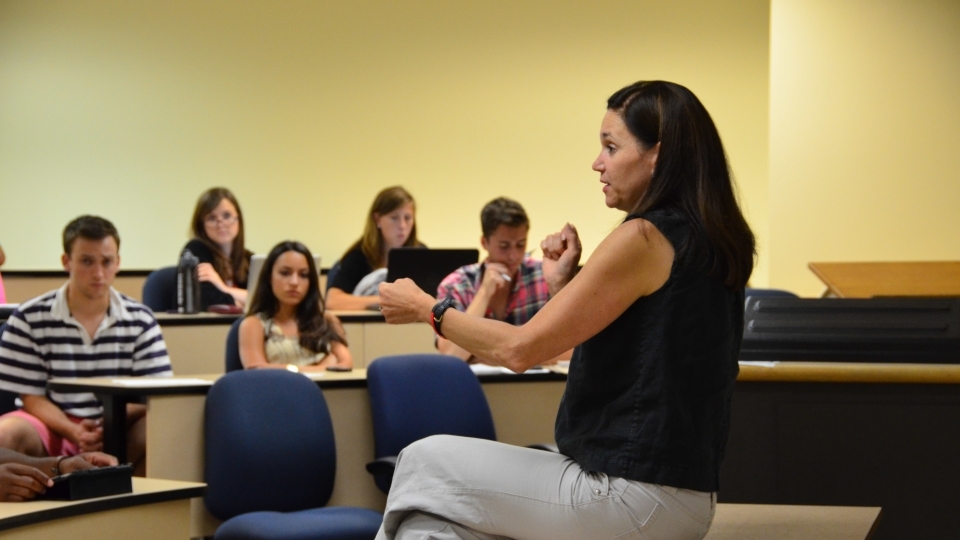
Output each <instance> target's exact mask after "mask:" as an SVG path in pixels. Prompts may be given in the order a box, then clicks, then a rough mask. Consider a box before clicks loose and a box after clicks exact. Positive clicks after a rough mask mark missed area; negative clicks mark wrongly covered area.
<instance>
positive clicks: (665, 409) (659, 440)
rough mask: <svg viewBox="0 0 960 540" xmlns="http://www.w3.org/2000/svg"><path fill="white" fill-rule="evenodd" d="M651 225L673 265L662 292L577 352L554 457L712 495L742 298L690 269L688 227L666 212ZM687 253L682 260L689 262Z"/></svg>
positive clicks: (649, 216) (726, 422)
mask: <svg viewBox="0 0 960 540" xmlns="http://www.w3.org/2000/svg"><path fill="white" fill-rule="evenodd" d="M635 218H643V219H646V220H648V221H650V222H651V223H652V224H653V225H654V226H656V228H657V229H658V230H659V231H660V232H661V233H662V234H663V235H664V236H665V237H666V238H667V240H669V241H670V243H671V244H672V245H673V248H674V250H675V251H676V253H677V255H676V256H675V258H674V261H673V266H672V268H671V269H670V277H669V278H668V279H667V282H666V283H665V284H664V285H663V286H662V287H661V288H660V289H659V290H657V291H656V292H654V293H653V294H651V295H649V296H644V297H641V298H639V299H638V300H637V301H636V302H634V303H633V304H632V305H631V306H630V307H629V308H627V310H626V311H625V312H623V314H622V315H620V317H618V318H617V319H616V320H615V321H613V322H612V323H610V325H609V326H607V327H606V328H604V329H603V330H601V331H600V333H598V334H597V335H595V336H593V337H592V338H590V339H589V340H587V341H586V342H584V343H583V344H582V345H580V346H579V347H577V349H576V351H575V352H574V355H573V358H572V360H571V362H570V374H569V377H568V379H567V387H566V390H565V392H564V395H563V400H562V401H561V403H560V411H559V413H558V414H557V423H556V440H557V445H558V446H559V448H560V452H561V453H563V454H565V455H567V456H570V457H571V458H573V459H574V460H575V461H576V462H577V463H578V464H579V465H580V466H581V467H582V468H583V469H584V470H587V471H591V472H603V473H606V474H609V475H612V476H618V477H623V478H627V479H630V480H639V481H642V482H648V483H651V484H660V485H668V486H673V487H677V488H684V489H693V490H697V491H717V490H718V489H719V483H720V462H721V461H722V460H723V453H724V448H725V446H726V442H727V433H728V431H729V426H730V400H731V396H732V395H733V385H734V382H735V381H736V378H737V373H738V372H739V366H738V364H737V357H738V355H739V353H740V342H741V339H742V336H743V301H744V298H743V289H737V290H731V289H728V288H727V287H725V286H724V284H723V279H722V277H721V276H719V275H708V268H709V267H706V268H705V267H703V265H697V264H694V262H693V261H692V260H691V257H690V256H689V255H683V254H681V251H682V250H681V246H684V245H685V243H686V242H687V241H695V239H694V238H692V237H691V235H692V227H691V225H690V224H689V222H688V221H687V220H686V218H685V217H684V216H682V215H681V214H680V213H679V212H677V211H673V210H655V211H652V212H648V213H646V214H643V215H629V216H627V218H626V220H630V219H635ZM690 251H691V250H685V252H686V253H689V252H690Z"/></svg>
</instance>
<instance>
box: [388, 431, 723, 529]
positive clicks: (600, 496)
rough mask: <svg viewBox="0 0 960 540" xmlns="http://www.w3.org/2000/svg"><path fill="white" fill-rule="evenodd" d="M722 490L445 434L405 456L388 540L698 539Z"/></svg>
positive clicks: (395, 484)
mask: <svg viewBox="0 0 960 540" xmlns="http://www.w3.org/2000/svg"><path fill="white" fill-rule="evenodd" d="M715 507H716V494H713V493H703V492H698V491H690V490H685V489H676V488H672V487H667V486H657V485H654V484H645V483H643V482H636V481H632V480H624V479H622V478H614V477H610V476H607V475H605V474H602V473H589V472H585V471H583V470H582V469H581V468H580V467H579V466H578V465H577V463H576V462H575V461H573V460H572V459H570V458H568V457H566V456H563V455H561V454H555V453H552V452H544V451H542V450H532V449H529V448H521V447H517V446H510V445H506V444H501V443H495V442H491V441H485V440H480V439H469V438H464V437H453V436H448V435H441V436H435V437H430V438H427V439H424V440H422V441H418V442H416V443H414V444H411V445H410V446H409V447H407V448H406V449H405V450H404V451H403V452H402V453H401V454H400V459H399V462H398V464H397V471H396V474H395V475H394V478H393V486H392V488H391V490H390V495H389V497H388V498H387V509H386V513H385V514H384V520H383V525H382V526H381V527H380V532H379V534H377V539H378V540H383V539H394V538H396V539H401V540H408V539H417V540H420V539H426V538H430V539H454V538H468V539H484V540H487V539H499V538H506V539H517V540H540V539H542V540H563V539H568V538H569V539H584V540H594V539H604V538H611V539H612V538H616V539H618V540H619V539H629V538H643V539H656V540H696V539H701V538H703V536H704V535H705V534H706V533H707V529H709V527H710V522H711V521H712V520H713V513H714V509H715Z"/></svg>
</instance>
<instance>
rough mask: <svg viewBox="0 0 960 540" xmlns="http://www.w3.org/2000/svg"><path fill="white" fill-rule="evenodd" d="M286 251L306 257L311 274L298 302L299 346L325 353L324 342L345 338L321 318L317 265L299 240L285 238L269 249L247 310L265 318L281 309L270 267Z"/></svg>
mask: <svg viewBox="0 0 960 540" xmlns="http://www.w3.org/2000/svg"><path fill="white" fill-rule="evenodd" d="M288 251H294V252H297V253H299V254H301V255H303V256H304V257H306V258H307V267H308V268H309V273H310V276H309V278H308V280H309V281H308V285H307V294H306V296H304V297H303V300H301V301H300V304H298V305H297V331H298V332H299V333H300V346H301V347H303V348H304V349H308V350H311V351H313V352H324V351H323V344H324V343H325V342H330V341H339V342H341V343H343V344H346V340H345V339H344V338H343V337H342V336H341V335H340V334H339V333H337V329H336V328H333V325H331V324H330V323H329V322H328V321H327V319H326V318H325V317H324V309H323V297H322V296H321V294H320V279H319V278H318V277H317V267H316V265H315V264H314V262H313V255H312V254H311V253H310V250H309V249H307V246H305V245H303V244H301V243H300V242H296V241H293V240H286V241H283V242H280V243H279V244H277V245H276V246H274V248H273V249H271V250H270V254H269V255H267V258H266V260H265V261H264V262H263V270H261V271H260V277H259V278H257V286H256V288H255V289H254V290H253V298H251V299H250V313H255V314H260V315H263V316H264V317H266V318H268V319H272V318H273V317H274V316H276V314H277V311H278V310H279V309H280V301H279V300H277V297H276V295H274V294H273V267H274V265H276V264H277V259H279V258H280V256H281V255H283V254H284V253H286V252H288Z"/></svg>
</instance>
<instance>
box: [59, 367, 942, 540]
mask: <svg viewBox="0 0 960 540" xmlns="http://www.w3.org/2000/svg"><path fill="white" fill-rule="evenodd" d="M553 369H554V370H555V371H556V372H561V371H562V368H559V367H558V368H553ZM217 376H218V375H210V376H209V381H212V380H213V379H215V378H216V377H217ZM197 378H201V379H206V378H204V377H197ZM322 379H323V380H321V381H319V383H318V384H320V386H321V388H323V390H324V395H325V397H326V399H327V403H328V406H329V408H330V412H331V417H332V419H333V424H334V433H335V434H336V437H337V441H336V442H337V455H338V462H337V480H336V482H335V486H334V495H333V497H332V498H331V504H348V505H355V506H361V507H366V508H372V509H374V510H382V509H383V504H384V502H385V497H384V496H383V494H382V493H380V492H379V491H377V490H376V488H375V487H374V484H373V481H372V479H371V478H369V475H368V474H367V473H366V471H365V470H364V465H365V464H366V462H367V461H369V460H371V459H372V458H373V433H372V432H373V428H372V419H371V417H370V406H369V398H368V396H367V392H366V387H365V374H364V372H363V371H362V370H355V371H354V372H352V373H346V374H333V373H330V374H325V375H324V376H323V377H322ZM481 381H482V385H481V386H482V388H483V391H484V393H485V395H486V396H487V399H488V401H489V403H490V406H491V410H492V412H493V416H494V424H495V427H496V430H497V435H498V439H499V440H501V441H502V442H506V443H509V444H516V445H521V446H522V445H527V444H531V443H537V442H551V441H552V440H553V438H552V435H553V425H554V420H555V416H556V411H557V407H558V405H559V401H560V398H561V396H562V393H563V388H564V385H565V382H564V380H563V374H562V373H552V374H551V375H548V376H544V375H538V376H535V377H533V376H513V375H511V376H500V377H492V378H491V377H481ZM91 384H98V385H100V388H92V387H90V386H88V385H91ZM206 384H207V381H206V380H205V381H204V382H203V383H200V384H198V385H197V387H190V386H187V387H183V388H180V389H160V388H155V389H150V390H147V391H139V392H138V391H132V390H131V389H130V388H128V387H124V388H121V387H119V385H118V384H117V383H112V382H110V381H109V380H107V381H99V382H97V381H92V380H85V381H83V380H76V381H65V380H59V381H52V382H51V385H52V387H56V388H57V389H58V390H60V391H65V390H73V391H77V390H81V389H86V390H94V391H96V392H97V393H99V394H100V395H106V394H110V393H117V394H129V395H137V394H139V395H145V396H146V397H145V400H146V402H147V407H148V410H149V412H148V422H147V444H148V451H147V474H148V476H158V477H165V478H174V479H179V480H193V481H200V480H202V479H203V446H202V440H203V414H202V411H203V402H204V395H205V393H206V388H207V387H206ZM957 425H960V366H957V365H922V364H863V363H855V364H846V363H830V362H749V363H748V362H742V363H741V369H740V375H739V377H738V381H737V383H736V386H735V388H734V396H733V404H732V420H731V428H730V437H729V441H728V443H727V447H726V455H725V460H724V462H723V466H722V468H721V473H720V476H721V481H720V483H721V491H720V502H723V503H752V504H787V505H822V506H882V507H883V508H884V520H883V524H882V525H881V526H880V527H879V528H878V531H877V534H876V536H875V538H876V540H884V539H887V538H891V539H892V538H904V537H911V535H915V536H913V537H917V538H920V537H922V538H925V539H940V538H943V539H946V538H950V539H955V538H958V537H960V515H958V514H957V512H955V511H954V510H955V508H960V493H958V492H957V491H956V489H955V488H956V486H957V485H960V460H957V459H956V456H958V455H960V430H957V429H955V428H956V426H957ZM108 431H109V430H108ZM194 518H195V521H194V529H192V530H193V531H194V532H195V533H201V532H202V533H204V534H211V532H212V531H213V530H215V528H216V525H217V522H216V520H214V519H213V518H212V516H209V515H208V514H207V513H206V511H205V509H204V508H203V506H202V503H200V502H198V503H197V505H196V507H195V508H194ZM195 535H199V534H195Z"/></svg>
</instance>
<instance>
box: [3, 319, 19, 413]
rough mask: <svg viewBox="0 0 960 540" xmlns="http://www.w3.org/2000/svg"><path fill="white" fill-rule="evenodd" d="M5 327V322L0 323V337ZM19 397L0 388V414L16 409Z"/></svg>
mask: <svg viewBox="0 0 960 540" xmlns="http://www.w3.org/2000/svg"><path fill="white" fill-rule="evenodd" d="M6 329H7V323H0V339H2V338H3V331H4V330H6ZM18 397H20V395H19V394H17V393H16V392H10V391H8V390H0V414H7V413H8V412H11V411H15V410H17V403H16V400H17V398H18Z"/></svg>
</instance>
